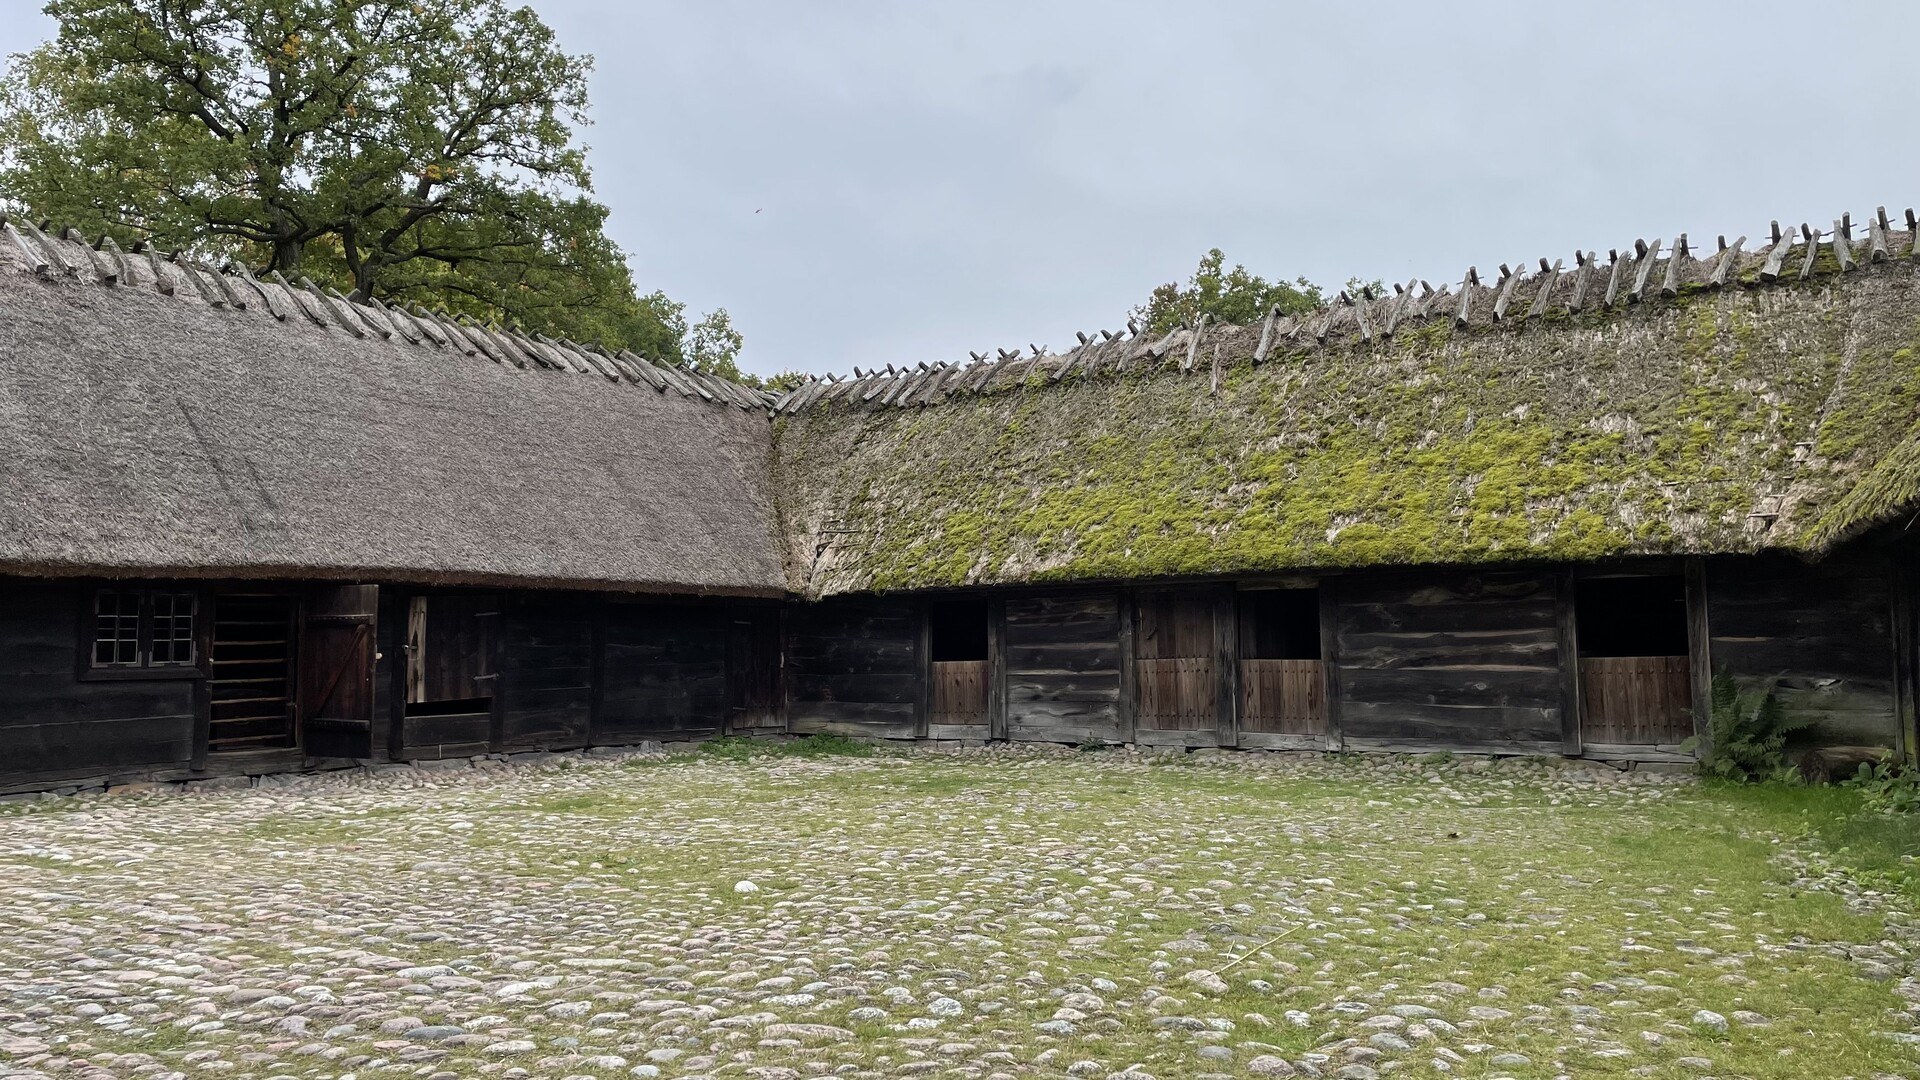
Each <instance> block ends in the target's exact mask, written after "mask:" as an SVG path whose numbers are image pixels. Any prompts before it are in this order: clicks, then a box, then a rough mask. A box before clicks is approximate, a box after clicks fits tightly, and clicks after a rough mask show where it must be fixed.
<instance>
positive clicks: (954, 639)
mask: <svg viewBox="0 0 1920 1080" xmlns="http://www.w3.org/2000/svg"><path fill="white" fill-rule="evenodd" d="M927 650H928V655H929V656H930V657H931V658H932V659H933V660H934V662H936V663H948V662H954V661H963V660H985V659H986V658H987V602H986V601H985V600H936V601H934V602H933V603H931V604H928V605H927Z"/></svg>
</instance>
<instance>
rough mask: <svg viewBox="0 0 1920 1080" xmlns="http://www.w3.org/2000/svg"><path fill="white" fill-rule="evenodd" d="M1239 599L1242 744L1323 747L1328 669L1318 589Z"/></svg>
mask: <svg viewBox="0 0 1920 1080" xmlns="http://www.w3.org/2000/svg"><path fill="white" fill-rule="evenodd" d="M1239 601H1240V603H1239V614H1240V628H1239V636H1240V745H1242V746H1252V747H1260V748H1265V749H1318V748H1320V747H1321V746H1324V745H1325V743H1326V737H1327V693H1326V682H1327V673H1326V664H1325V663H1323V662H1322V659H1321V655H1320V591H1319V590H1318V589H1260V590H1250V591H1246V592H1242V593H1241V594H1240V596H1239Z"/></svg>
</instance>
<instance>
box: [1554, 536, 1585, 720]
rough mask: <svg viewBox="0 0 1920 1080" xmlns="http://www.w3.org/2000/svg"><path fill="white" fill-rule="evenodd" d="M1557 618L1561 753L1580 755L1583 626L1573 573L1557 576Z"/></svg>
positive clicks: (1555, 601) (1555, 610) (1555, 604)
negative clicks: (1577, 603) (1577, 606)
mask: <svg viewBox="0 0 1920 1080" xmlns="http://www.w3.org/2000/svg"><path fill="white" fill-rule="evenodd" d="M1554 579H1555V586H1556V588H1555V599H1554V616H1555V619H1556V621H1557V622H1558V624H1559V628H1560V649H1559V653H1560V752H1561V753H1562V754H1565V755H1566V756H1568V757H1579V756H1580V754H1581V752H1582V751H1581V730H1580V627H1579V620H1578V619H1577V618H1576V617H1575V609H1574V591H1573V571H1572V569H1570V568H1569V569H1565V570H1561V571H1560V572H1559V573H1557V574H1555V575H1554Z"/></svg>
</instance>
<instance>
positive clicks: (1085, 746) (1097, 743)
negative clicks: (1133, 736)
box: [1077, 739, 1113, 754]
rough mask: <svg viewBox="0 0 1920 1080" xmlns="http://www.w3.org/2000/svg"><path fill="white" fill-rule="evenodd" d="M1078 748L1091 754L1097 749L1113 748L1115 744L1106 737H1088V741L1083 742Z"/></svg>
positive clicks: (1084, 752)
mask: <svg viewBox="0 0 1920 1080" xmlns="http://www.w3.org/2000/svg"><path fill="white" fill-rule="evenodd" d="M1077 749H1078V750H1079V751H1080V752H1081V753H1083V754H1091V753H1093V752H1094V751H1096V750H1111V749H1113V746H1112V744H1110V743H1108V742H1107V741H1106V740H1105V739H1088V740H1087V741H1086V742H1083V743H1081V744H1080V745H1079V747H1078V748H1077Z"/></svg>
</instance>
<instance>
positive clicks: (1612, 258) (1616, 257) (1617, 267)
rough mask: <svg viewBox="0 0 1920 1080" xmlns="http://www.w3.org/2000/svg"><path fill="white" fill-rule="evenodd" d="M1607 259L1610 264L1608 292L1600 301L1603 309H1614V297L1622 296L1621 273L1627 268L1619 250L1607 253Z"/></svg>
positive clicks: (1611, 250) (1610, 250)
mask: <svg viewBox="0 0 1920 1080" xmlns="http://www.w3.org/2000/svg"><path fill="white" fill-rule="evenodd" d="M1607 259H1608V261H1609V264H1610V265H1609V267H1608V270H1607V292H1606V295H1605V296H1604V297H1602V298H1601V300H1600V306H1601V307H1603V308H1610V307H1612V306H1613V300H1614V297H1616V296H1618V295H1620V271H1621V270H1623V269H1625V266H1626V264H1625V263H1624V262H1623V261H1622V260H1621V258H1620V252H1619V249H1617V248H1614V249H1609V250H1608V251H1607Z"/></svg>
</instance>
